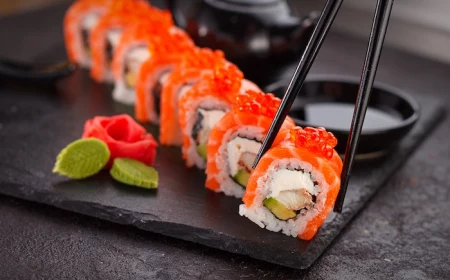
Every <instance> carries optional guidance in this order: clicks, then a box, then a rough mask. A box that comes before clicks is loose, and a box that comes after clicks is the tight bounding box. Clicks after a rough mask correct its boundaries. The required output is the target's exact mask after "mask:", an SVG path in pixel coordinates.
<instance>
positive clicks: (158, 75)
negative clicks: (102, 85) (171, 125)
mask: <svg viewBox="0 0 450 280" xmlns="http://www.w3.org/2000/svg"><path fill="white" fill-rule="evenodd" d="M194 48H195V45H194V42H193V41H192V40H191V38H190V37H189V35H187V33H186V32H184V31H183V30H181V29H179V28H177V27H172V28H171V29H170V30H169V31H168V32H167V33H165V34H164V35H162V36H159V37H157V38H155V42H154V43H152V44H149V52H150V56H149V58H148V59H147V60H146V61H144V63H142V65H141V67H140V68H139V71H138V74H137V80H136V102H135V114H136V118H137V119H138V120H140V121H142V122H146V121H150V122H152V123H154V124H158V123H159V115H160V108H161V107H160V105H161V91H162V87H163V86H164V84H165V83H166V80H167V78H168V76H169V74H170V73H171V72H172V70H173V69H174V67H175V66H176V65H177V64H178V63H179V62H180V60H181V57H182V56H183V53H186V52H191V51H192V50H193V49H194Z"/></svg>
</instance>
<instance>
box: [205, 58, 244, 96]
mask: <svg viewBox="0 0 450 280" xmlns="http://www.w3.org/2000/svg"><path fill="white" fill-rule="evenodd" d="M243 78H244V74H243V73H242V72H241V71H240V70H239V68H237V66H236V65H234V64H227V65H225V66H223V67H220V68H216V69H214V72H213V74H212V75H208V76H206V77H205V79H206V80H207V82H208V83H209V86H210V88H211V89H213V91H215V92H217V93H219V94H220V93H228V92H238V91H239V89H240V88H241V82H242V79H243Z"/></svg>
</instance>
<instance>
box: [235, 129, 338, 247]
mask: <svg viewBox="0 0 450 280" xmlns="http://www.w3.org/2000/svg"><path fill="white" fill-rule="evenodd" d="M280 134H281V135H280V136H279V139H281V140H278V141H276V142H275V143H274V145H273V146H272V148H271V149H269V151H267V153H266V154H264V156H263V157H262V158H261V160H260V161H259V163H258V165H257V166H256V168H255V170H253V172H252V174H251V175H250V179H249V181H248V184H247V189H246V191H245V194H244V198H243V201H244V203H245V204H243V205H241V206H240V207H239V214H240V215H242V216H246V217H247V218H249V219H250V220H251V221H253V222H254V223H256V224H257V225H259V226H260V227H261V228H266V229H268V230H271V231H276V232H278V231H282V232H283V233H284V234H286V235H289V236H293V237H298V238H300V239H304V240H310V239H311V238H313V237H314V235H315V234H316V232H317V230H318V229H319V227H320V226H321V225H322V224H323V222H324V221H325V219H326V218H327V216H328V215H329V213H330V212H331V211H332V209H333V205H334V202H335V201H336V197H337V194H338V192H339V188H340V183H341V181H340V175H341V171H342V160H341V158H340V157H339V155H338V154H337V152H336V151H335V150H334V147H335V146H336V144H337V140H336V138H335V137H334V136H333V134H331V133H329V132H327V131H326V130H325V129H324V128H311V127H306V128H305V129H302V128H300V127H294V128H291V129H289V130H284V131H281V132H280Z"/></svg>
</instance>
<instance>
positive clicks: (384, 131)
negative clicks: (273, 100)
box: [266, 76, 419, 159]
mask: <svg viewBox="0 0 450 280" xmlns="http://www.w3.org/2000/svg"><path fill="white" fill-rule="evenodd" d="M288 82H289V81H287V80H282V81H279V82H276V83H273V84H271V85H269V86H267V87H266V91H267V92H273V93H274V94H276V95H277V96H279V97H282V96H283V95H284V93H285V91H286V87H287V85H288ZM358 87H359V80H358V79H355V78H349V77H340V76H313V77H310V78H308V79H307V81H306V82H305V84H304V86H303V88H302V90H301V91H300V93H299V94H298V96H297V99H296V101H295V102H294V104H293V106H292V108H291V110H290V113H289V115H290V116H291V117H292V118H293V119H294V121H295V122H296V124H297V125H299V126H302V127H305V126H315V127H317V126H322V127H325V128H326V129H327V130H328V131H331V132H332V133H333V134H334V135H335V136H336V138H337V139H338V146H337V147H336V149H337V151H338V152H339V153H340V154H343V153H344V152H345V146H346V143H347V138H348V134H349V129H350V123H351V119H352V115H353V110H354V105H355V102H356V95H357V93H358ZM418 118H419V106H418V104H417V103H416V102H415V100H414V99H413V98H412V97H410V96H409V95H407V94H406V93H403V92H400V91H399V90H398V89H394V88H392V87H389V86H386V85H381V84H377V83H376V84H375V85H374V88H373V90H372V94H371V98H370V102H369V108H368V110H367V114H366V118H365V121H364V126H363V130H362V133H361V137H360V142H359V146H358V149H357V154H358V158H359V159H364V158H376V157H380V156H383V155H385V154H387V153H388V152H389V150H390V149H391V148H393V147H395V145H396V144H397V143H398V142H399V141H400V140H401V139H402V138H403V137H404V136H405V135H407V133H408V132H409V131H410V130H411V128H412V127H413V126H414V124H415V123H416V121H417V119H418Z"/></svg>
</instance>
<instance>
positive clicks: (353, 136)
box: [334, 0, 394, 213]
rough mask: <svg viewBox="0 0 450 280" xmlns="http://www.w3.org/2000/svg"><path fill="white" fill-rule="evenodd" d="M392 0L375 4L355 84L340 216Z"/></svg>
mask: <svg viewBox="0 0 450 280" xmlns="http://www.w3.org/2000/svg"><path fill="white" fill-rule="evenodd" d="M393 3H394V0H378V1H377V6H376V10H375V15H374V18H373V23H372V30H371V31H370V37H369V43H368V47H367V52H366V58H365V61H364V67H363V72H362V74H361V81H360V84H359V90H358V96H357V99H356V105H355V110H354V112H353V119H352V123H351V126H350V133H349V136H348V139H347V146H346V149H345V156H344V165H343V168H342V173H341V188H340V189H339V193H338V196H337V199H336V203H335V204H334V212H336V213H341V212H342V206H343V204H344V199H345V194H346V192H347V187H348V183H349V181H350V176H351V170H352V167H353V163H354V159H355V155H356V149H357V147H358V143H359V136H360V135H361V130H362V127H363V124H364V118H365V116H366V111H367V107H368V105H369V100H370V94H371V91H372V86H373V82H374V80H375V75H376V73H377V68H378V62H379V61H380V55H381V49H382V48H383V42H384V38H385V35H386V30H387V27H388V24H389V17H390V14H391V10H392V5H393Z"/></svg>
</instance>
